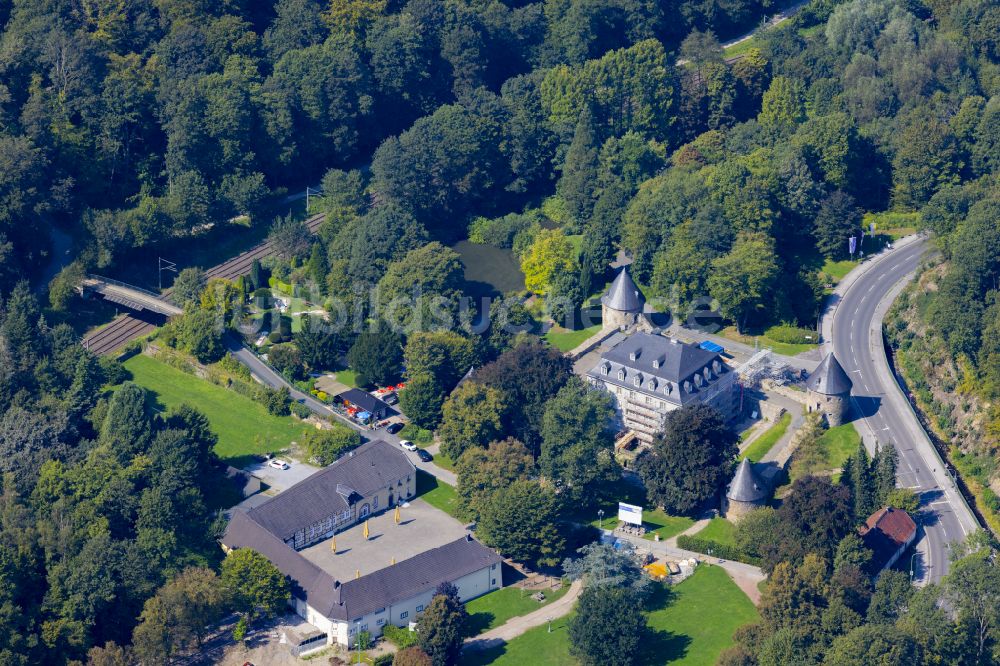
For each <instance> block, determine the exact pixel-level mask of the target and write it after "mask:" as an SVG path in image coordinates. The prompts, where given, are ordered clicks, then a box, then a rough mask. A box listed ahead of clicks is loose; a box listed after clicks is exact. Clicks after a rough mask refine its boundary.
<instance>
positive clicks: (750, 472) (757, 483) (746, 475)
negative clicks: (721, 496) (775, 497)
mask: <svg viewBox="0 0 1000 666" xmlns="http://www.w3.org/2000/svg"><path fill="white" fill-rule="evenodd" d="M770 494H771V491H770V489H769V488H768V486H767V483H765V482H764V480H763V479H761V478H760V475H759V474H757V471H756V470H755V469H754V466H753V463H752V462H750V459H749V458H744V459H743V461H742V462H740V465H739V467H737V468H736V474H734V475H733V480H732V482H730V484H729V490H727V491H726V498H727V499H729V500H730V501H732V502H759V501H761V500H763V499H766V498H767V496H768V495H770Z"/></svg>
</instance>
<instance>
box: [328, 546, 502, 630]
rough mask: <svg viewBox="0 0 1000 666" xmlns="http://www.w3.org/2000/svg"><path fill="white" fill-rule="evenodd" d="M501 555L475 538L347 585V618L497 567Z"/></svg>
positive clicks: (443, 547)
mask: <svg viewBox="0 0 1000 666" xmlns="http://www.w3.org/2000/svg"><path fill="white" fill-rule="evenodd" d="M499 562H500V556H499V555H497V554H496V553H495V552H494V551H492V550H490V549H489V548H487V547H485V546H483V545H482V544H480V543H479V542H478V541H476V540H475V539H473V538H472V536H471V535H466V536H465V537H463V538H461V539H458V540H456V541H452V542H451V543H447V544H445V545H443V546H439V547H438V548H432V549H431V550H426V551H424V552H422V553H420V554H419V555H414V556H413V557H411V558H409V559H407V560H403V561H402V562H398V563H396V564H393V565H392V566H388V567H386V568H384V569H379V570H378V571H374V572H372V573H370V574H368V575H367V576H362V577H361V578H358V579H357V580H349V581H347V582H346V583H344V584H343V586H342V588H343V595H342V598H343V601H344V604H345V606H346V607H347V610H346V613H345V615H347V616H349V618H344V619H354V618H357V617H362V616H364V615H367V614H368V613H371V612H372V611H375V610H378V609H379V608H385V607H386V606H388V605H390V604H394V603H398V602H400V601H405V600H406V599H412V598H413V597H415V596H417V595H418V594H422V593H424V592H427V591H428V590H433V589H434V588H436V587H437V586H438V585H440V584H441V583H445V582H453V581H455V580H458V579H459V578H461V577H462V576H467V575H469V574H471V573H473V572H475V571H479V570H481V569H484V568H485V567H488V566H490V565H493V564H498V563H499Z"/></svg>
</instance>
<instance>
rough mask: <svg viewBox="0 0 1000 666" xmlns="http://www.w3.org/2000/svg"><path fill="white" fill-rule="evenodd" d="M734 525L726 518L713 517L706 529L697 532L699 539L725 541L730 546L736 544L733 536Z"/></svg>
mask: <svg viewBox="0 0 1000 666" xmlns="http://www.w3.org/2000/svg"><path fill="white" fill-rule="evenodd" d="M733 528H734V525H733V524H732V523H731V522H729V521H728V520H726V519H725V518H712V520H710V521H708V525H705V527H704V529H702V530H701V531H700V532H698V533H697V534H695V536H696V537H698V538H699V539H711V540H712V541H715V542H717V543H724V544H726V545H728V546H735V545H736V541H735V540H734V538H733Z"/></svg>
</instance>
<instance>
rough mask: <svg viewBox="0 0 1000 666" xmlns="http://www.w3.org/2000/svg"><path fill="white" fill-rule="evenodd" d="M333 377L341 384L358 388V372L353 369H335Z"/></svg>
mask: <svg viewBox="0 0 1000 666" xmlns="http://www.w3.org/2000/svg"><path fill="white" fill-rule="evenodd" d="M334 377H335V378H336V380H337V381H338V382H340V383H341V384H345V385H347V386H350V387H351V388H358V373H356V372H354V371H353V370H337V371H336V372H335V373H334Z"/></svg>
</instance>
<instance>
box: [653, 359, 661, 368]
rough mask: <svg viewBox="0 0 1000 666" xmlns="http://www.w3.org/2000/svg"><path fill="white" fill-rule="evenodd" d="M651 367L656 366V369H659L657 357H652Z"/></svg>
mask: <svg viewBox="0 0 1000 666" xmlns="http://www.w3.org/2000/svg"><path fill="white" fill-rule="evenodd" d="M653 367H654V368H656V369H657V370H659V369H660V359H658V358H654V359H653Z"/></svg>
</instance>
